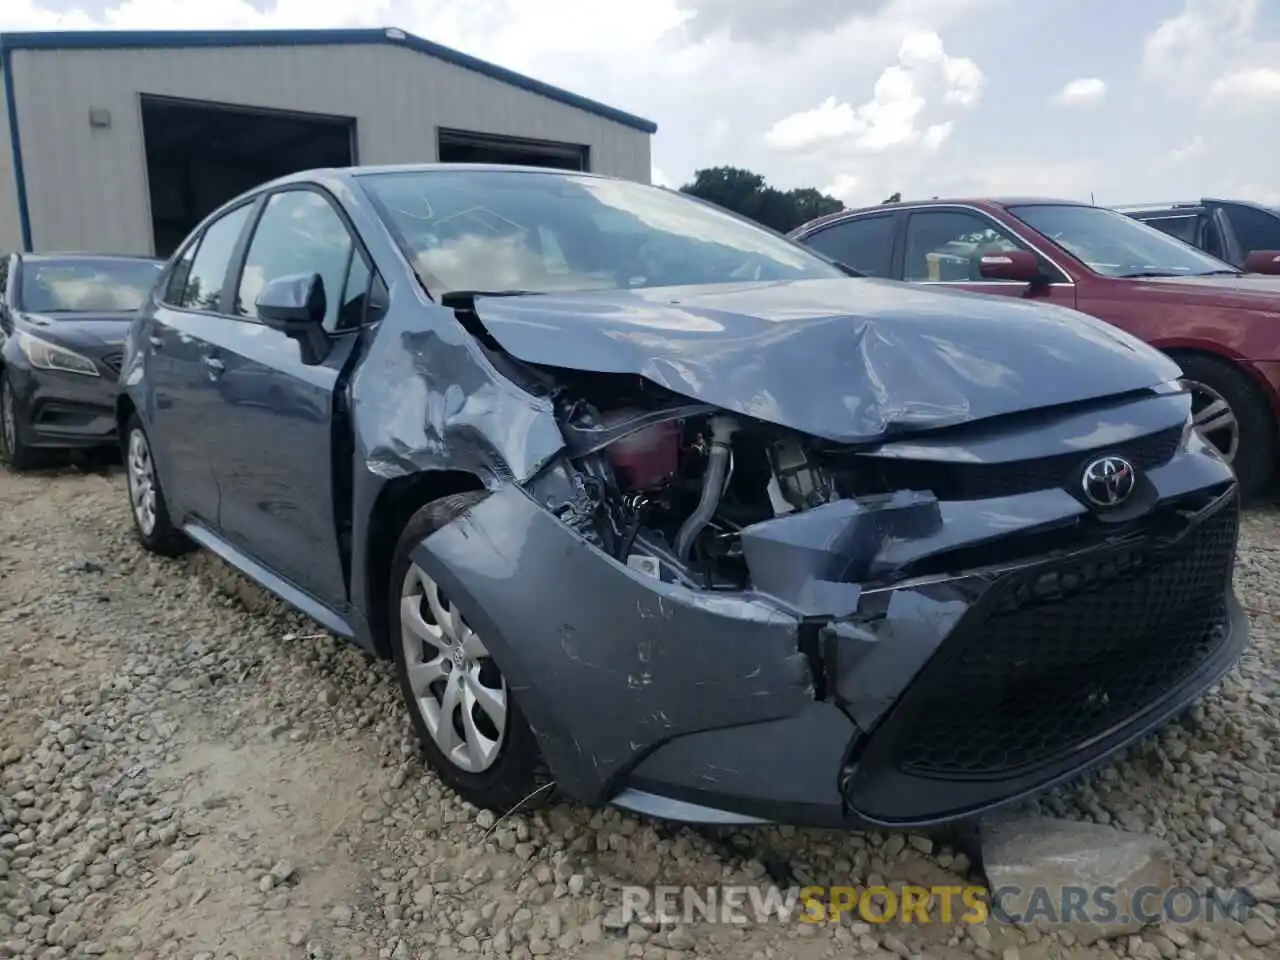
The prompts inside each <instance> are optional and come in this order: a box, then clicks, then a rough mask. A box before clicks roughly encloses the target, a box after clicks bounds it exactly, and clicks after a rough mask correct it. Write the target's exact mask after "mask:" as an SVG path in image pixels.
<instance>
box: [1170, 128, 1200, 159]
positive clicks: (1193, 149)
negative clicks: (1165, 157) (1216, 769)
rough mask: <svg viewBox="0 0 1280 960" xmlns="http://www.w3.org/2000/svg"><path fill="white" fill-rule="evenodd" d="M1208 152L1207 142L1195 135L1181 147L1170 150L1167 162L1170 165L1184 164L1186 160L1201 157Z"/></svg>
mask: <svg viewBox="0 0 1280 960" xmlns="http://www.w3.org/2000/svg"><path fill="white" fill-rule="evenodd" d="M1208 150H1209V141H1208V140H1206V139H1205V138H1204V137H1202V136H1201V135H1200V134H1198V133H1197V134H1196V135H1195V136H1194V137H1192V138H1191V139H1190V140H1188V141H1187V142H1186V143H1184V144H1183V145H1182V146H1180V147H1174V148H1173V149H1172V150H1170V151H1169V161H1170V162H1171V163H1186V162H1187V161H1188V160H1194V159H1195V158H1196V157H1200V156H1203V155H1204V154H1205V153H1206V152H1208Z"/></svg>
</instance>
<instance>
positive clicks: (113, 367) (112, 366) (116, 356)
mask: <svg viewBox="0 0 1280 960" xmlns="http://www.w3.org/2000/svg"><path fill="white" fill-rule="evenodd" d="M123 363H124V354H123V353H108V354H107V355H106V356H105V357H103V358H102V365H103V366H104V367H106V368H107V369H108V370H110V371H111V372H112V373H114V374H116V375H117V376H118V375H119V374H120V367H121V365H122V364H123Z"/></svg>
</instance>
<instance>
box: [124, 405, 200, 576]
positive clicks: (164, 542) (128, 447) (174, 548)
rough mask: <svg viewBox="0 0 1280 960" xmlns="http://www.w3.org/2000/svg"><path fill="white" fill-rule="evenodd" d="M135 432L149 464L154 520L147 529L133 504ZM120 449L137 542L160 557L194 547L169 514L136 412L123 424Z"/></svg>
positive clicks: (148, 440)
mask: <svg viewBox="0 0 1280 960" xmlns="http://www.w3.org/2000/svg"><path fill="white" fill-rule="evenodd" d="M135 435H136V436H137V437H139V438H141V442H142V444H143V445H144V446H145V448H146V454H147V458H148V461H149V462H150V463H151V467H150V470H151V484H152V492H153V495H154V509H153V514H154V521H153V522H152V523H151V527H150V529H147V527H146V526H145V525H144V524H143V522H142V520H141V519H140V518H139V516H138V512H139V511H138V509H137V505H136V503H135V497H136V496H137V495H138V494H137V492H136V489H135V484H136V479H135V476H134V474H133V470H134V464H133V462H132V456H133V443H134V437H135ZM120 450H121V456H122V457H123V458H124V471H125V489H126V492H127V495H128V497H129V515H130V516H131V517H132V518H133V530H134V533H135V534H136V536H137V538H138V542H139V543H141V544H142V546H143V547H144V548H145V549H146V550H148V551H149V552H151V553H154V554H157V555H158V556H161V557H178V556H181V555H182V554H184V553H189V552H190V551H191V550H194V549H195V544H194V543H193V542H192V541H191V540H190V538H188V537H187V535H186V534H185V533H183V532H182V531H181V530H179V529H178V528H177V527H176V526H175V525H174V523H173V519H172V517H170V516H169V504H168V502H167V501H166V500H165V496H164V488H163V487H162V486H161V485H160V475H159V474H158V473H157V472H156V469H155V464H154V460H152V459H151V440H150V438H148V437H147V431H146V430H145V429H143V426H142V421H141V420H139V419H138V415H137V414H136V413H134V414H133V415H132V416H130V417H129V422H128V424H127V425H126V426H125V430H124V437H122V438H121V443H120Z"/></svg>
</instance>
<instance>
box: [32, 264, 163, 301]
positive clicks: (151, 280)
mask: <svg viewBox="0 0 1280 960" xmlns="http://www.w3.org/2000/svg"><path fill="white" fill-rule="evenodd" d="M163 269H164V265H163V264H162V263H159V262H158V261H154V260H127V259H120V260H107V259H88V258H79V257H77V258H62V257H59V258H40V259H36V260H29V261H28V262H27V263H26V265H25V267H24V268H23V270H22V277H21V282H20V283H19V284H18V286H19V287H20V288H21V289H20V290H18V291H17V293H18V295H19V296H18V301H19V303H20V304H21V307H22V309H23V310H29V311H30V312H32V313H48V314H63V313H131V312H133V311H135V310H137V309H138V308H139V307H141V306H142V304H143V302H144V301H145V300H146V299H147V297H149V296H150V295H151V289H152V287H154V286H155V284H156V280H157V279H158V278H159V276H160V271H161V270H163Z"/></svg>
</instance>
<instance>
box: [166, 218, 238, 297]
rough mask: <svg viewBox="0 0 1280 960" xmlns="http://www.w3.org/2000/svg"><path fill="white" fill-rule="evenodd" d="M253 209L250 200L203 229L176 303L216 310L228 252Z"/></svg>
mask: <svg viewBox="0 0 1280 960" xmlns="http://www.w3.org/2000/svg"><path fill="white" fill-rule="evenodd" d="M252 208H253V204H251V203H247V204H245V205H244V206H241V207H237V208H236V209H235V210H232V211H231V212H230V213H228V214H226V215H225V216H223V217H222V218H221V219H218V220H215V221H214V222H213V223H211V224H209V226H208V227H207V228H206V229H205V231H204V236H203V237H202V238H201V240H200V245H199V247H198V248H197V249H196V251H195V257H194V258H193V259H192V261H191V266H190V268H189V269H188V270H187V271H186V276H185V277H183V286H182V293H181V298H180V299H178V300H177V301H176V303H177V305H178V306H180V307H186V308H187V309H188V310H210V311H215V310H217V309H218V298H219V296H220V295H221V294H222V284H223V281H225V280H226V278H227V267H228V266H229V265H230V264H231V254H232V252H233V251H234V250H235V247H236V241H238V240H239V239H240V231H242V230H243V229H244V225H245V221H246V220H248V219H249V211H250V210H251V209H252ZM179 266H181V265H179ZM176 272H177V271H175V273H176ZM170 289H172V287H171V288H170Z"/></svg>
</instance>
